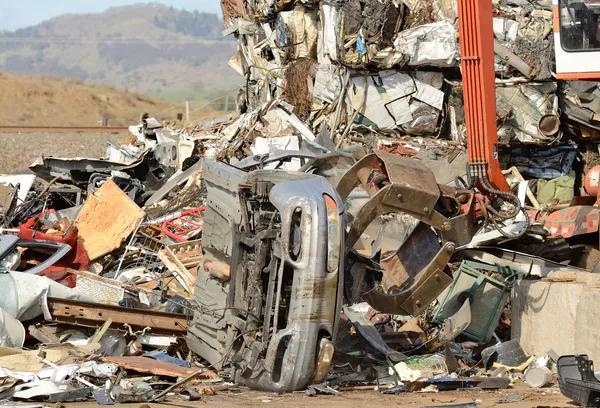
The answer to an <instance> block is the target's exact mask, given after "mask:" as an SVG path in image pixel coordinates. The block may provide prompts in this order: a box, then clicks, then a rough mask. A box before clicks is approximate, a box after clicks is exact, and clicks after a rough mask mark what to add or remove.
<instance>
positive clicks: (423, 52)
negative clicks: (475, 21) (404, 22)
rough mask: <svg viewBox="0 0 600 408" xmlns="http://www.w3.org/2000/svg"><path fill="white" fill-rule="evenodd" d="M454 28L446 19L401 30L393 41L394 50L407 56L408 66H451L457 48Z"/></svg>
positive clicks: (457, 51)
mask: <svg viewBox="0 0 600 408" xmlns="http://www.w3.org/2000/svg"><path fill="white" fill-rule="evenodd" d="M456 34H457V32H456V29H455V28H454V25H453V24H451V23H449V22H448V21H446V20H443V21H439V22H435V23H431V24H425V25H422V26H420V27H415V28H413V29H410V30H405V31H402V32H400V33H399V34H398V37H397V38H396V40H395V41H394V50H395V51H396V52H398V53H400V54H402V55H405V56H408V57H409V58H410V59H409V60H408V66H410V67H421V66H432V67H441V68H443V67H453V66H456V64H457V62H458V56H459V50H458V43H457V41H456Z"/></svg>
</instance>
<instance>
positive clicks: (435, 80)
mask: <svg viewBox="0 0 600 408" xmlns="http://www.w3.org/2000/svg"><path fill="white" fill-rule="evenodd" d="M352 84H353V87H352V89H350V90H349V94H348V99H349V105H350V106H351V107H352V109H355V110H357V111H358V112H359V113H360V116H359V117H358V118H357V120H356V121H357V123H359V124H362V125H365V126H369V127H374V128H379V129H388V130H391V129H398V128H404V129H405V130H407V131H412V132H411V133H418V134H433V133H435V131H436V128H437V124H438V121H439V118H440V115H441V112H442V109H443V107H444V98H445V95H444V92H442V91H441V87H442V85H443V75H442V74H441V73H435V72H417V73H415V74H412V75H411V74H408V73H404V72H398V71H391V70H389V71H381V72H379V74H378V75H373V76H368V77H366V86H367V91H366V101H364V95H365V77H356V78H353V79H352ZM363 102H364V103H363Z"/></svg>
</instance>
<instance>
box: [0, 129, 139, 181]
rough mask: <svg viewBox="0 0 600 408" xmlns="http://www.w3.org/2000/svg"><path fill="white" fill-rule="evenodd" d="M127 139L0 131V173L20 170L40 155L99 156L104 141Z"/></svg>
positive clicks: (125, 137)
mask: <svg viewBox="0 0 600 408" xmlns="http://www.w3.org/2000/svg"><path fill="white" fill-rule="evenodd" d="M127 139H129V136H128V135H126V134H106V133H0V142H1V143H0V147H1V148H0V174H7V173H14V172H18V171H23V170H25V169H27V167H29V165H30V164H32V163H33V162H34V161H35V160H36V159H37V158H39V157H40V156H42V155H44V156H55V157H89V158H99V157H102V156H104V154H105V153H106V142H107V141H109V140H112V141H119V142H122V141H124V140H127Z"/></svg>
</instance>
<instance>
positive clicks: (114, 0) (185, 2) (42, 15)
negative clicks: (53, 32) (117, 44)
mask: <svg viewBox="0 0 600 408" xmlns="http://www.w3.org/2000/svg"><path fill="white" fill-rule="evenodd" d="M157 1H159V2H161V3H164V4H167V5H169V6H173V7H177V8H185V9H186V10H190V11H192V10H198V11H207V12H211V13H219V14H220V10H221V7H220V2H219V0H162V1H161V0H157ZM145 2H146V1H143V0H139V1H136V0H19V1H8V0H0V30H16V29H17V28H22V27H27V26H31V25H35V24H37V23H40V22H42V21H44V20H47V19H49V18H51V17H55V16H58V15H61V14H65V13H99V12H102V11H104V10H106V9H107V8H109V7H114V6H124V5H127V4H135V3H145ZM2 3H4V4H2Z"/></svg>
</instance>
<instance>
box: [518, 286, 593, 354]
mask: <svg viewBox="0 0 600 408" xmlns="http://www.w3.org/2000/svg"><path fill="white" fill-rule="evenodd" d="M585 289H586V285H585V284H583V283H577V282H549V281H543V280H522V281H518V282H517V283H516V284H515V286H514V288H513V293H512V300H511V307H512V309H511V337H512V338H513V339H517V340H519V343H521V347H523V350H524V351H525V353H527V354H529V355H538V356H542V355H544V354H545V353H546V352H547V351H548V350H550V349H554V351H556V352H557V353H558V354H559V355H563V354H572V353H573V352H574V351H575V338H576V337H577V335H576V331H575V320H576V317H577V306H578V305H579V302H580V300H581V297H582V295H583V292H584V290H585ZM599 351H600V348H599Z"/></svg>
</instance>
